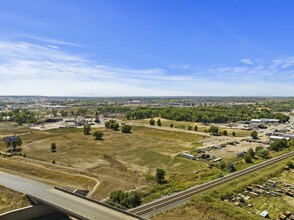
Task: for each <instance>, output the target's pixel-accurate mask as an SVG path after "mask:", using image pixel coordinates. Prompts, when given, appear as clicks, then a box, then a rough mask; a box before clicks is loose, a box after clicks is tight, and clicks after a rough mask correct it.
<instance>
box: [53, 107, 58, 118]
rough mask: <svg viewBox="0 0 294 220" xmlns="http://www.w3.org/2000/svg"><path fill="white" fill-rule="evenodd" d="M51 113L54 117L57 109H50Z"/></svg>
mask: <svg viewBox="0 0 294 220" xmlns="http://www.w3.org/2000/svg"><path fill="white" fill-rule="evenodd" d="M52 115H53V116H54V117H56V116H57V110H56V109H52Z"/></svg>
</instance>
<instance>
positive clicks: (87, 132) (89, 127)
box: [84, 124, 91, 135]
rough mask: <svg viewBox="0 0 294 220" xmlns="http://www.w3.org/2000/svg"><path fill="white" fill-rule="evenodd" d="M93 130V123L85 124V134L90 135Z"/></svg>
mask: <svg viewBox="0 0 294 220" xmlns="http://www.w3.org/2000/svg"><path fill="white" fill-rule="evenodd" d="M90 132H91V125H88V124H85V125H84V135H89V134H90Z"/></svg>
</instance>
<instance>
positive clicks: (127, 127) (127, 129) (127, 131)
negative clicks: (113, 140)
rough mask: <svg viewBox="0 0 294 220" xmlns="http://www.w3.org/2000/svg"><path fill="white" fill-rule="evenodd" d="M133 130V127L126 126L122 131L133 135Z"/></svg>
mask: <svg viewBox="0 0 294 220" xmlns="http://www.w3.org/2000/svg"><path fill="white" fill-rule="evenodd" d="M131 129H132V127H131V126H130V125H124V126H123V127H122V129H121V132H122V133H126V134H128V133H131Z"/></svg>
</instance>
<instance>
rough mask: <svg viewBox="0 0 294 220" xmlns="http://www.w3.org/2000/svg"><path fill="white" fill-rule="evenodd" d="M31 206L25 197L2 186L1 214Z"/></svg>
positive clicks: (0, 196)
mask: <svg viewBox="0 0 294 220" xmlns="http://www.w3.org/2000/svg"><path fill="white" fill-rule="evenodd" d="M28 205H30V203H29V201H28V199H27V198H26V197H25V195H23V194H21V193H18V192H15V191H12V190H10V189H7V188H5V187H3V186H0V213H4V212H8V211H11V210H13V209H18V208H22V207H25V206H28Z"/></svg>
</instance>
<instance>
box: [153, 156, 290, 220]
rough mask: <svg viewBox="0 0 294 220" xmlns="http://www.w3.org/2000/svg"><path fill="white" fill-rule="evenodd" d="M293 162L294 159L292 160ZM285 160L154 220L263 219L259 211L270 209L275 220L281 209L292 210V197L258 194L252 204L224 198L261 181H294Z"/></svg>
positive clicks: (197, 197)
mask: <svg viewBox="0 0 294 220" xmlns="http://www.w3.org/2000/svg"><path fill="white" fill-rule="evenodd" d="M292 161H293V160H292ZM285 164H286V162H281V163H279V164H278V165H274V166H271V167H268V168H265V169H263V170H261V171H258V172H255V173H252V174H249V175H247V176H245V177H242V178H240V179H238V180H235V181H233V182H229V183H227V184H224V185H222V186H219V187H217V188H214V189H212V190H210V191H207V192H205V193H202V194H199V195H197V196H195V197H194V198H193V199H192V200H191V201H190V202H189V203H187V204H186V205H183V206H181V207H178V208H174V209H171V210H168V211H166V212H165V213H162V214H160V215H158V216H155V217H153V218H152V220H168V219H179V220H185V219H192V220H193V219H195V220H198V219H199V220H200V219H214V220H222V219H228V220H235V219H240V220H251V219H253V220H255V219H256V220H258V219H259V220H261V219H264V218H263V217H260V216H259V213H260V212H261V211H263V210H267V211H269V213H270V218H272V219H276V218H277V215H278V214H279V213H281V212H282V211H285V210H289V211H293V209H294V204H293V198H292V197H289V196H286V195H283V196H281V197H271V196H262V195H261V196H259V197H256V198H254V199H249V202H250V203H251V204H252V207H237V206H235V205H234V204H233V203H232V202H229V201H223V200H222V199H221V198H222V197H223V198H229V197H230V196H232V195H237V194H238V193H240V192H242V191H243V190H244V189H246V188H245V187H246V186H248V185H250V184H254V183H258V184H262V183H263V182H265V181H267V180H268V179H273V178H274V179H277V180H280V181H283V182H288V183H292V184H294V179H293V174H294V170H284V167H285Z"/></svg>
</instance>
